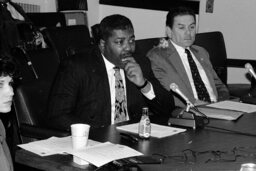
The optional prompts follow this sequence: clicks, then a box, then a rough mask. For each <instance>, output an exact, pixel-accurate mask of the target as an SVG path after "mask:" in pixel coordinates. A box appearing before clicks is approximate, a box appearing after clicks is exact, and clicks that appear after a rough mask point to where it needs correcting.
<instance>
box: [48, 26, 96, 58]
mask: <svg viewBox="0 0 256 171" xmlns="http://www.w3.org/2000/svg"><path fill="white" fill-rule="evenodd" d="M43 34H44V35H45V39H46V42H47V44H48V45H49V46H50V47H51V48H54V49H55V50H56V52H57V54H58V56H59V58H60V60H63V59H65V58H67V57H69V56H71V55H74V54H76V53H80V52H83V51H84V50H85V49H86V48H87V47H88V46H90V45H91V42H92V40H91V37H90V32H89V29H88V27H87V26H86V25H72V26H66V27H54V28H46V29H45V30H44V32H43Z"/></svg>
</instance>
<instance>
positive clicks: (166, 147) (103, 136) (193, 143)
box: [15, 113, 256, 171]
mask: <svg viewBox="0 0 256 171" xmlns="http://www.w3.org/2000/svg"><path fill="white" fill-rule="evenodd" d="M209 126H215V127H220V128H225V129H230V130H234V131H240V132H245V133H251V134H255V135H256V113H252V114H244V115H243V116H242V117H241V118H239V119H238V120H237V121H224V120H211V121H210V124H209ZM90 139H92V140H96V141H100V142H105V141H110V142H112V143H120V144H124V145H127V146H129V147H131V148H134V149H136V150H138V151H140V152H142V153H143V154H145V155H152V154H155V153H157V154H161V155H167V156H173V155H178V156H179V157H180V156H182V155H183V154H184V153H183V152H182V151H183V150H186V149H189V150H193V151H195V152H205V151H209V152H208V153H206V154H198V153H197V154H196V155H197V158H196V160H194V158H193V159H188V161H184V160H181V159H179V160H177V159H174V157H172V158H166V159H165V161H164V163H162V164H156V165H140V167H141V168H142V170H147V171H148V170H152V171H153V170H154V171H155V170H161V171H164V170H177V171H179V170H180V171H184V170H202V171H205V170H207V171H209V170H214V171H215V170H221V171H223V170H240V167H241V164H243V163H256V157H255V156H256V136H247V135H241V134H235V133H230V132H227V131H223V130H218V129H212V128H208V127H205V128H203V129H197V130H193V129H188V130H187V131H186V132H184V133H180V134H177V135H174V136H170V137H166V138H161V139H157V138H150V139H149V140H140V141H139V142H138V143H131V142H127V141H126V140H124V139H122V138H121V137H120V135H119V132H118V130H116V128H115V126H113V125H112V126H109V127H105V128H99V129H94V130H91V131H90ZM235 148H241V149H244V150H245V151H246V155H247V156H240V157H237V159H236V161H233V162H222V161H220V160H213V161H210V162H208V163H206V161H207V160H209V159H213V158H212V153H211V152H210V151H212V152H213V153H214V152H223V153H224V152H228V153H230V152H232V150H233V149H235ZM254 150H255V151H254ZM250 155H251V157H250ZM191 156H192V155H191ZM191 156H190V157H191ZM234 156H235V155H234ZM231 158H232V157H231ZM221 159H223V158H221ZM15 161H16V162H18V163H21V164H24V165H28V166H31V167H35V168H38V169H42V170H47V171H51V170H52V171H55V170H83V171H84V170H94V169H96V167H94V166H92V165H89V166H79V165H76V164H75V163H73V162H72V156H71V155H53V156H47V157H40V156H37V155H35V154H33V153H30V152H28V151H25V150H18V151H17V153H16V158H15Z"/></svg>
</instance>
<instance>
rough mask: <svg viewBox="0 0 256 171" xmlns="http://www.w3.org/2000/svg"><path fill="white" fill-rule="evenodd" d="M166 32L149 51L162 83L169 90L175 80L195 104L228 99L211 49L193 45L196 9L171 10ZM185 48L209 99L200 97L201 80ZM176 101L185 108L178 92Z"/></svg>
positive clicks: (155, 71) (155, 70)
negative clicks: (213, 63) (209, 51)
mask: <svg viewBox="0 0 256 171" xmlns="http://www.w3.org/2000/svg"><path fill="white" fill-rule="evenodd" d="M166 33H167V36H168V38H169V39H168V40H165V39H164V40H162V41H160V44H159V45H158V46H157V47H154V48H153V49H151V50H150V51H149V52H148V54H147V56H148V58H149V59H150V61H151V65H152V70H153V72H154V74H155V76H156V78H157V79H158V80H159V81H160V83H161V84H162V86H163V87H164V88H165V89H166V90H168V91H170V84H172V83H175V84H176V85H177V86H178V88H179V89H180V91H181V92H182V93H183V94H184V95H185V96H186V97H187V98H188V99H189V101H190V102H191V103H193V104H195V105H197V104H204V103H210V102H216V101H219V100H225V99H228V98H229V91H228V89H227V87H226V86H225V85H224V84H223V82H222V81H221V80H220V79H219V77H218V76H217V74H216V72H215V71H214V69H213V67H212V64H211V62H210V59H209V54H208V52H207V51H206V50H205V49H204V48H202V47H199V46H196V45H193V43H194V40H195V35H196V17H195V14H194V12H193V11H192V10H191V9H188V8H186V7H178V8H173V9H171V10H170V11H169V13H168V14H167V19H166ZM185 49H188V51H189V52H190V54H191V55H192V58H193V61H194V62H195V64H196V68H197V71H198V72H197V73H199V74H200V79H201V80H202V82H203V84H204V90H205V92H206V93H205V94H208V95H207V96H208V99H209V100H208V101H206V100H202V99H200V98H199V97H200V96H199V94H200V93H201V92H202V91H203V90H199V91H198V89H197V88H196V84H197V83H198V82H197V79H194V76H193V72H191V68H192V67H191V66H190V62H189V59H188V58H187V57H188V54H187V53H185ZM191 55H190V56H191ZM194 66H195V65H194ZM197 75H198V74H197ZM195 80H196V81H195ZM175 104H176V105H177V106H181V107H184V106H186V101H184V99H182V98H181V97H180V96H179V95H178V94H176V95H175Z"/></svg>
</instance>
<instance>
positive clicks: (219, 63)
mask: <svg viewBox="0 0 256 171" xmlns="http://www.w3.org/2000/svg"><path fill="white" fill-rule="evenodd" d="M194 44H195V45H198V46H201V47H204V48H205V49H206V50H207V51H208V53H209V54H210V60H211V63H212V65H213V68H214V70H215V72H216V73H217V75H218V76H219V78H220V79H221V81H222V82H223V83H224V84H226V85H227V53H226V47H225V41H224V38H223V35H222V33H221V32H205V33H198V34H196V39H195V43H194Z"/></svg>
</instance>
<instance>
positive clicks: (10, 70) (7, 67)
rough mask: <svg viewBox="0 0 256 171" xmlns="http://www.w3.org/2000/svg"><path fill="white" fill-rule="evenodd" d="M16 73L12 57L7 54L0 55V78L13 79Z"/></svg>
mask: <svg viewBox="0 0 256 171" xmlns="http://www.w3.org/2000/svg"><path fill="white" fill-rule="evenodd" d="M16 72H17V68H16V64H15V62H14V61H13V59H12V56H10V55H8V54H1V55H0V76H10V77H15V76H16Z"/></svg>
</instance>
